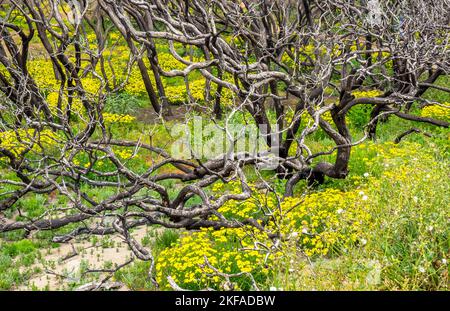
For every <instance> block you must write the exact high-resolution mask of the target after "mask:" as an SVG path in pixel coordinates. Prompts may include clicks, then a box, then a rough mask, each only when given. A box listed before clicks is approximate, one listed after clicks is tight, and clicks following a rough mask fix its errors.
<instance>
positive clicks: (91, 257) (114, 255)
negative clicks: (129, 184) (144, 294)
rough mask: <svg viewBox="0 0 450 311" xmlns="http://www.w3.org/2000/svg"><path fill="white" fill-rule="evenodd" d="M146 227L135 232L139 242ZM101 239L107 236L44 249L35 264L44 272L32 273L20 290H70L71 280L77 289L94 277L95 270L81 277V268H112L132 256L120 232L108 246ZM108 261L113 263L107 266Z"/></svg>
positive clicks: (99, 275)
mask: <svg viewBox="0 0 450 311" xmlns="http://www.w3.org/2000/svg"><path fill="white" fill-rule="evenodd" d="M147 230H148V229H147V228H145V227H144V228H139V229H136V230H135V231H134V232H133V233H132V235H133V237H134V238H135V239H136V240H137V241H138V242H140V241H141V239H142V238H143V237H144V236H145V235H146V233H147ZM102 240H103V241H104V238H102V237H99V239H98V242H96V244H93V243H92V242H91V241H83V240H79V241H72V242H71V243H66V244H61V245H60V246H59V247H58V248H53V249H50V250H49V251H47V250H43V251H42V252H41V254H42V259H41V260H38V262H37V263H36V264H34V267H39V268H40V269H41V270H42V272H41V273H40V274H36V275H34V276H32V277H31V279H30V280H29V281H28V283H27V284H25V285H22V286H20V287H18V288H17V290H32V289H38V290H64V289H69V288H70V284H71V283H72V284H73V283H77V285H76V286H75V288H77V287H79V286H80V285H82V284H86V283H90V282H92V281H93V280H94V279H92V277H93V276H94V274H92V273H89V274H86V275H85V277H83V278H80V277H81V272H80V271H83V269H84V270H86V268H88V269H104V268H110V269H111V268H114V267H115V266H116V265H121V264H123V263H125V262H127V261H128V260H129V259H130V256H131V254H132V253H131V250H130V249H129V247H128V245H127V244H126V243H125V242H123V240H122V239H121V238H120V237H119V236H118V235H115V236H114V235H113V236H110V238H109V241H108V243H107V244H106V245H105V244H103V245H102ZM108 263H110V264H109V265H110V266H108V267H106V265H107V264H108ZM111 263H112V265H111ZM95 275H96V276H97V278H98V277H102V278H103V277H105V276H107V275H108V274H107V273H101V274H99V273H95ZM72 288H73V286H72ZM119 290H127V288H126V287H125V286H122V287H120V288H119Z"/></svg>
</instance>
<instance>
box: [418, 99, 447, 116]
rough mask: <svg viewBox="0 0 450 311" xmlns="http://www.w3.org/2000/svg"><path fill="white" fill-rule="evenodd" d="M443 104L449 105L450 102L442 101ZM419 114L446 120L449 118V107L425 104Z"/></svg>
mask: <svg viewBox="0 0 450 311" xmlns="http://www.w3.org/2000/svg"><path fill="white" fill-rule="evenodd" d="M444 105H445V106H447V107H450V103H444ZM421 116H422V117H427V118H437V119H443V120H448V119H450V108H445V107H442V106H438V105H430V106H425V107H424V108H423V109H422V111H421Z"/></svg>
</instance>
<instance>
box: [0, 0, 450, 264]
mask: <svg viewBox="0 0 450 311" xmlns="http://www.w3.org/2000/svg"><path fill="white" fill-rule="evenodd" d="M74 2H75V1H58V0H46V1H39V0H26V1H25V0H24V1H22V0H11V1H0V10H1V11H2V12H3V13H4V14H3V15H2V17H1V19H0V36H1V41H0V90H1V93H2V94H3V95H2V98H3V100H2V102H1V106H0V133H1V132H8V133H11V132H13V133H15V136H16V137H17V139H19V140H22V144H21V146H22V147H21V148H17V149H15V150H12V149H11V148H9V149H8V148H4V147H0V165H2V166H3V167H5V168H6V169H7V170H8V171H9V172H11V173H12V175H14V178H13V177H11V176H9V177H0V211H6V210H10V209H13V208H15V203H16V202H17V201H18V200H19V199H20V198H22V197H24V196H25V195H26V194H28V193H41V194H42V193H47V194H51V193H55V192H56V193H58V194H59V195H64V196H66V197H67V198H68V199H69V201H70V204H69V205H68V206H65V207H55V208H54V209H51V210H50V209H49V210H48V211H47V212H46V213H45V214H44V215H41V216H40V217H37V218H33V219H31V218H26V219H25V220H22V221H14V220H12V219H7V218H0V232H7V231H12V230H18V229H24V230H25V232H26V233H27V234H28V233H31V232H33V231H36V230H50V229H56V228H60V227H63V226H66V225H68V224H73V223H79V224H80V226H79V227H78V228H77V229H75V230H74V231H73V232H71V233H70V234H68V235H65V236H60V237H57V238H56V240H57V241H63V242H64V241H68V240H70V239H71V238H73V237H74V236H76V235H78V234H108V233H119V234H122V235H123V236H124V237H125V238H126V239H127V241H128V243H129V245H130V247H131V249H132V250H133V252H134V253H135V254H136V255H137V256H138V257H139V258H141V259H144V260H149V259H151V254H150V253H149V252H148V251H147V250H146V249H144V248H142V247H141V246H140V245H139V244H138V243H137V242H136V241H134V240H133V239H132V238H131V237H130V235H129V233H128V230H129V229H130V228H133V227H136V226H142V225H152V224H160V225H163V226H165V227H170V228H188V229H194V228H199V227H215V228H220V227H236V226H241V225H242V224H253V225H255V226H257V227H258V228H260V229H261V230H265V229H264V222H263V223H262V224H260V223H258V222H257V221H256V220H255V219H246V220H244V221H241V222H237V221H235V220H233V219H227V218H225V217H224V216H223V215H221V214H220V213H218V212H217V211H218V209H219V208H220V207H221V206H223V204H225V203H226V202H227V201H229V200H231V199H233V200H244V199H247V198H249V197H250V196H251V191H252V190H251V188H250V187H249V185H248V183H247V182H246V178H245V175H244V173H243V167H244V166H255V167H258V165H259V164H261V163H265V161H267V158H266V155H265V154H257V155H248V156H244V157H239V158H237V157H234V156H232V157H223V158H220V159H212V160H205V161H202V160H201V159H195V160H185V159H178V158H174V157H172V156H171V154H170V153H169V152H168V150H163V149H161V148H158V147H155V146H154V145H152V144H151V143H144V142H143V141H142V140H141V139H140V138H139V139H136V140H135V141H125V140H120V139H118V138H117V137H114V136H113V135H112V133H111V131H110V130H109V129H108V126H107V125H106V124H105V122H104V117H103V113H104V106H105V100H106V98H107V96H108V95H109V94H113V93H115V92H118V91H120V90H121V89H122V88H123V87H124V86H125V85H126V83H127V81H122V82H121V81H119V80H116V79H114V77H111V74H108V73H107V72H109V71H108V64H109V63H110V61H111V59H110V58H108V56H107V55H106V54H107V53H106V52H107V51H108V50H109V49H111V48H112V47H111V45H110V44H109V43H108V40H107V37H108V34H109V33H110V32H112V31H116V32H119V33H120V36H121V38H122V39H123V40H124V41H125V42H126V45H127V47H128V50H129V52H130V58H129V61H128V64H127V66H126V68H123V70H124V71H125V72H127V73H128V74H130V72H131V68H132V67H136V66H137V68H138V69H139V73H140V76H141V79H142V81H144V85H145V90H146V92H147V94H148V98H149V101H150V103H151V105H152V107H153V109H154V110H155V112H156V113H157V114H158V115H159V116H160V118H161V121H162V120H164V119H165V118H166V119H167V118H169V117H170V115H171V113H172V110H173V107H172V105H171V103H170V102H169V101H168V100H167V94H166V91H167V90H166V89H165V86H164V83H162V80H163V79H164V78H165V77H182V78H184V80H185V81H186V88H187V89H188V90H189V89H190V81H189V79H188V77H189V75H190V74H191V73H193V72H197V73H201V75H202V76H203V77H204V79H205V81H206V82H205V90H204V93H205V94H204V98H205V101H204V102H202V103H196V102H194V100H193V99H192V98H189V100H187V102H186V103H185V105H187V106H197V107H198V106H203V107H202V109H204V110H206V111H208V112H210V113H211V114H212V115H214V116H215V118H216V119H221V118H224V117H226V116H227V115H228V114H229V113H234V112H236V111H245V112H246V113H248V114H249V115H250V116H251V118H252V119H253V120H251V122H252V123H254V124H256V125H264V126H263V127H261V128H265V130H264V131H263V132H262V133H261V135H262V136H263V137H264V138H265V141H266V144H267V147H268V148H269V147H274V146H275V145H276V148H277V151H278V157H279V159H280V161H279V166H278V168H277V169H276V171H277V173H278V175H279V176H280V177H281V178H287V179H288V181H287V184H286V193H285V195H286V196H289V195H292V193H293V187H294V186H295V184H296V183H297V182H298V181H299V180H301V179H308V180H309V181H310V182H314V181H318V182H321V181H323V179H324V178H325V177H328V178H345V177H346V176H347V174H348V163H349V159H350V152H351V149H352V146H354V145H357V144H359V143H360V142H362V141H363V140H364V139H366V138H373V139H374V138H375V134H376V127H377V124H378V123H379V122H380V120H383V119H385V118H387V117H388V116H389V118H401V119H405V120H410V121H418V122H425V123H429V124H433V125H436V126H441V127H448V126H449V124H448V123H447V122H445V121H441V120H435V119H432V118H427V117H421V116H419V115H417V114H414V113H413V112H412V111H413V110H414V109H417V108H421V107H423V106H425V105H429V104H439V103H434V102H432V101H430V100H426V99H425V98H423V95H424V93H425V92H426V91H427V90H428V89H430V88H437V89H439V90H441V91H445V92H448V91H449V90H450V89H448V88H446V87H442V86H437V85H436V84H435V82H436V81H437V79H438V78H439V77H440V76H443V75H447V74H449V72H450V58H449V56H450V54H449V46H450V42H449V20H450V19H449V18H450V15H449V10H448V8H449V7H450V3H449V1H448V0H433V1H419V0H397V1H393V0H392V1H390V0H386V1H383V0H380V1H374V0H370V1H369V0H360V1H357V0H355V1H339V0H329V1H313V0H270V1H268V0H267V1H266V0H248V1H231V0H230V1H229V0H220V1H219V0H190V1H187V0H186V1H185V0H173V1H172V0H98V1H93V0H84V1H78V2H76V3H77V5H79V6H78V9H76V10H72V12H71V18H70V22H67V19H68V18H67V16H68V14H69V12H68V13H67V14H66V15H64V14H62V13H61V12H65V11H64V10H66V8H67V5H69V7H70V5H71V4H73V3H74ZM18 18H20V19H21V20H22V22H21V23H16V22H15V21H16V20H17V19H18ZM88 33H95V41H96V45H95V46H90V44H89V40H88V39H87V34H88ZM31 42H35V43H33V44H38V45H39V46H40V47H41V49H40V53H41V54H42V55H43V56H44V57H46V58H48V59H50V60H51V63H52V65H53V72H54V76H55V77H56V78H57V81H58V83H59V86H58V89H56V90H55V91H56V92H58V100H57V109H56V110H55V109H52V107H50V104H49V103H48V101H47V99H46V96H45V93H46V92H47V91H46V90H43V89H41V88H40V87H39V86H38V83H36V81H35V77H34V76H33V75H32V74H31V73H30V70H29V68H28V65H29V62H30V58H32V57H33V55H32V50H33V49H32V46H30V44H31ZM36 42H37V43H36ZM158 44H159V45H164V46H166V47H168V50H169V51H170V54H171V55H172V56H173V58H174V59H176V60H177V61H178V62H179V63H181V64H183V65H184V66H182V67H183V68H184V69H182V70H179V69H173V70H165V68H164V67H163V66H161V65H160V61H159V57H158V56H159V55H158V50H157V45H158ZM177 45H182V46H184V47H186V49H185V50H187V51H189V50H191V51H193V50H195V52H196V56H195V57H193V55H192V54H190V53H187V55H182V54H179V49H177V48H176V47H177ZM88 75H90V76H92V77H94V79H96V81H97V82H98V85H99V88H98V90H96V92H92V91H90V90H88V88H87V87H86V85H84V84H83V81H82V80H83V77H86V76H88ZM113 76H114V75H113ZM367 89H378V90H381V91H382V93H381V94H379V95H377V96H375V97H355V96H354V95H352V94H353V93H354V92H355V91H362V90H367ZM224 94H232V97H233V104H232V105H231V106H230V105H225V104H224ZM65 101H67V104H64V103H65ZM76 102H79V103H81V105H82V112H80V113H78V116H77V118H78V119H81V120H82V122H79V120H78V121H77V122H76V123H75V122H74V114H76V113H75V112H74V109H72V106H73V105H75V103H76ZM288 102H289V103H292V102H294V103H295V108H294V111H293V114H292V116H291V117H289V118H288V117H287V112H288V107H287V103H288ZM357 105H365V106H368V107H371V109H372V112H371V119H370V122H369V123H368V124H367V126H366V127H365V135H364V137H363V138H362V139H358V140H355V139H353V138H352V135H351V134H350V131H349V128H348V125H347V113H348V112H349V110H350V109H351V108H352V107H354V106H357ZM270 109H273V110H274V111H275V115H276V125H275V124H271V122H270V120H269V119H270V118H269V116H268V110H270ZM326 114H329V115H330V116H331V118H325V117H324V116H325V115H326ZM306 117H308V118H310V120H311V122H310V123H309V124H308V126H306V127H305V126H302V125H301V124H302V122H301V121H302V118H306ZM319 130H320V131H323V132H324V133H325V135H327V136H328V137H329V138H330V139H331V140H332V141H333V142H334V144H335V147H334V148H332V149H331V150H323V151H321V152H319V153H315V152H313V151H311V148H310V147H309V146H308V145H307V143H306V141H307V140H306V138H307V137H308V136H309V135H311V134H312V133H314V132H316V131H319ZM23 131H25V133H26V134H24V133H23ZM48 133H53V134H54V135H53V134H48ZM24 136H25V139H24ZM274 137H277V139H274ZM48 140H52V144H50V145H51V146H52V147H49V146H48V145H49V144H47V143H46V141H48ZM275 141H276V142H275ZM294 143H295V144H294ZM0 146H1V145H0ZM116 147H127V148H129V150H131V151H132V152H135V153H137V152H147V153H148V154H150V155H151V156H152V157H153V158H154V161H153V164H152V165H151V166H149V167H147V168H146V169H145V171H144V172H137V171H136V170H134V169H133V168H132V167H130V165H128V163H127V162H126V161H124V160H123V159H121V158H120V157H118V156H117V154H116V153H115V152H114V150H113V148H116ZM292 148H295V152H294V153H292V152H291V153H289V150H292ZM335 151H336V152H337V154H336V157H335V158H334V161H333V162H320V163H316V164H315V165H313V160H314V159H316V158H317V157H319V156H321V155H326V154H332V153H333V152H335ZM79 154H84V155H87V156H88V157H89V163H90V164H89V165H88V166H87V167H85V166H81V165H79V164H77V163H76V161H74V159H75V158H76V156H77V155H79ZM292 154H294V155H292ZM100 160H102V161H106V162H108V163H109V166H108V167H109V169H108V170H98V169H96V168H95V164H96V163H97V162H98V161H100ZM166 167H175V168H176V169H177V170H173V169H172V170H171V172H169V173H163V172H164V169H163V168H166ZM231 179H237V180H239V181H240V183H241V188H242V191H241V193H239V194H230V193H224V194H221V195H216V196H211V195H210V193H208V191H206V190H205V188H206V187H208V186H210V185H212V184H214V183H215V182H218V181H225V182H226V181H229V180H231ZM169 181H170V182H174V183H175V184H176V185H177V187H176V189H177V190H176V195H174V196H173V195H170V191H172V189H171V187H173V183H169ZM169 184H170V185H171V186H168V185H169ZM6 185H9V186H14V189H15V190H13V191H3V190H1V189H2V186H6ZM86 185H88V186H92V187H105V188H111V187H113V188H115V189H116V192H115V194H114V195H112V196H110V197H109V198H107V199H105V200H102V201H98V200H97V199H96V198H93V197H90V196H89V195H88V194H86V192H85V191H84V189H85V188H84V186H86ZM194 197H195V198H197V199H199V202H200V203H198V204H195V205H193V206H187V205H186V202H187V201H188V200H189V199H191V198H194ZM19 212H20V211H19ZM212 215H215V216H217V217H216V218H214V219H217V220H211V217H210V216H212ZM105 219H113V221H112V222H106V221H104V220H105Z"/></svg>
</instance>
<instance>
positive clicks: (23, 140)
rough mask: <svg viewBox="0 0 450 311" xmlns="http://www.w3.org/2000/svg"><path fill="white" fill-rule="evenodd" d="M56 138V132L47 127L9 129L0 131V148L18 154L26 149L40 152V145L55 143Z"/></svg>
mask: <svg viewBox="0 0 450 311" xmlns="http://www.w3.org/2000/svg"><path fill="white" fill-rule="evenodd" d="M57 139H58V136H57V134H56V133H54V132H52V131H50V130H48V129H44V130H42V131H36V130H35V129H18V130H16V131H13V130H9V131H4V132H0V148H1V149H6V150H7V151H9V152H11V153H13V154H14V155H15V156H19V155H20V154H21V153H23V152H24V151H26V150H27V149H29V150H34V151H37V152H40V151H42V148H41V146H43V147H45V146H52V145H55V144H56V143H57Z"/></svg>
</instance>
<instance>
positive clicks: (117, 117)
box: [103, 112, 136, 123]
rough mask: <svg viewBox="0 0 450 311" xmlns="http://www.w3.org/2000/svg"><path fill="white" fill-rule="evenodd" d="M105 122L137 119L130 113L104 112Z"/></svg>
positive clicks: (126, 121) (125, 121)
mask: <svg viewBox="0 0 450 311" xmlns="http://www.w3.org/2000/svg"><path fill="white" fill-rule="evenodd" d="M103 120H104V121H105V123H131V122H133V121H134V120H136V118H135V117H133V116H130V115H128V114H115V113H108V112H104V113H103Z"/></svg>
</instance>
